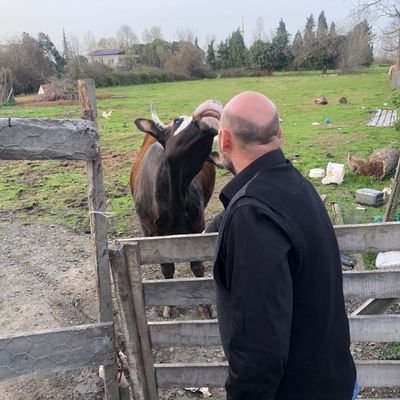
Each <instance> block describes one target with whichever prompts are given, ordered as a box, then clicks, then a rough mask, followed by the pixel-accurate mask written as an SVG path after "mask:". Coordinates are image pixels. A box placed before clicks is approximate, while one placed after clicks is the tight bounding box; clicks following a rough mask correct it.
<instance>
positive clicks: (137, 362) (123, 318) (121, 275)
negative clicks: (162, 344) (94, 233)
mask: <svg viewBox="0 0 400 400" xmlns="http://www.w3.org/2000/svg"><path fill="white" fill-rule="evenodd" d="M110 264H111V271H112V274H113V282H114V288H115V290H114V292H115V298H116V300H117V304H118V311H119V312H118V317H119V319H120V322H121V327H120V329H121V330H122V335H123V337H124V340H125V343H126V346H125V353H126V355H127V357H128V370H129V381H130V388H131V391H132V394H133V398H134V399H135V400H149V396H148V392H147V387H146V377H145V372H144V368H143V360H142V352H141V350H140V337H139V332H138V327H137V321H136V318H135V313H134V307H133V297H132V291H131V287H130V283H129V276H128V269H127V266H126V263H125V256H124V254H123V252H122V250H117V251H113V252H110Z"/></svg>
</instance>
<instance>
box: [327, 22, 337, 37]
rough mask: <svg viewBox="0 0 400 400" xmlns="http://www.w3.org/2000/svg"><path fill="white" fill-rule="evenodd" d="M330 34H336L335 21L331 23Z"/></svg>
mask: <svg viewBox="0 0 400 400" xmlns="http://www.w3.org/2000/svg"><path fill="white" fill-rule="evenodd" d="M328 36H331V37H333V36H336V24H335V23H334V22H332V23H331V26H330V28H329V33H328Z"/></svg>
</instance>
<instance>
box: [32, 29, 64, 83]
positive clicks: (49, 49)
mask: <svg viewBox="0 0 400 400" xmlns="http://www.w3.org/2000/svg"><path fill="white" fill-rule="evenodd" d="M38 41H39V46H40V48H41V49H42V50H43V53H44V54H45V56H46V57H47V58H48V59H49V60H50V61H51V62H52V64H53V65H54V70H55V72H56V73H57V75H58V76H59V77H60V76H62V75H64V66H65V60H64V57H63V56H62V55H61V54H60V53H59V51H58V50H57V48H56V46H55V45H54V43H53V42H52V41H51V39H50V37H49V35H47V34H46V33H43V32H40V33H39V35H38Z"/></svg>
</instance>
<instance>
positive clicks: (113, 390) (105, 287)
mask: <svg viewBox="0 0 400 400" xmlns="http://www.w3.org/2000/svg"><path fill="white" fill-rule="evenodd" d="M78 92H79V104H80V114H81V118H83V119H85V120H90V121H92V122H94V123H95V122H96V114H97V107H96V90H95V86H94V80H93V79H85V80H79V81H78ZM97 147H98V152H97V156H96V157H95V158H94V159H92V160H90V161H87V164H86V169H87V177H88V205H89V219H90V230H91V233H92V240H93V244H94V265H95V274H96V289H97V302H98V319H99V321H112V320H113V307H112V298H111V277H110V268H109V259H108V243H107V221H106V216H105V214H104V213H105V206H106V201H105V195H104V185H103V170H102V165H101V154H100V147H99V145H98V144H97ZM104 373H105V380H104V387H105V399H107V400H109V399H110V400H113V399H118V398H119V389H118V384H117V380H116V379H117V369H116V365H111V366H109V367H106V368H105V372H104Z"/></svg>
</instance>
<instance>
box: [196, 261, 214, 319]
mask: <svg viewBox="0 0 400 400" xmlns="http://www.w3.org/2000/svg"><path fill="white" fill-rule="evenodd" d="M190 269H191V270H192V272H193V274H194V276H195V277H196V278H203V277H204V265H203V263H202V262H201V261H192V262H191V263H190ZM199 314H200V316H201V317H203V318H205V319H209V318H212V319H215V318H217V313H216V310H215V307H214V306H213V305H209V304H200V305H199Z"/></svg>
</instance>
